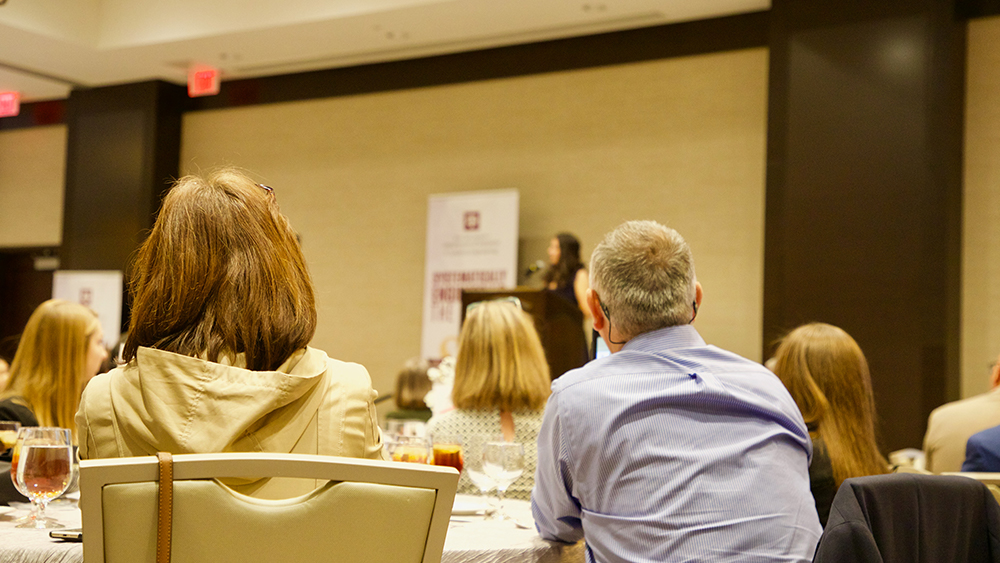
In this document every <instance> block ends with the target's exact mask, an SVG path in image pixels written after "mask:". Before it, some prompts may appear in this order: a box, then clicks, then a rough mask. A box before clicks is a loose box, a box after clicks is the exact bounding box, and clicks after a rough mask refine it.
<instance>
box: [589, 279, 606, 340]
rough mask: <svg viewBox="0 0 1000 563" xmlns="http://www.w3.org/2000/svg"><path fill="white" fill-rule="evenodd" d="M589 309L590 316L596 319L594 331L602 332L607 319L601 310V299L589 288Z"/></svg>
mask: <svg viewBox="0 0 1000 563" xmlns="http://www.w3.org/2000/svg"><path fill="white" fill-rule="evenodd" d="M587 308H588V309H590V316H591V317H592V318H593V319H594V330H596V331H598V332H600V331H601V329H603V328H604V324H605V323H606V322H607V319H606V318H605V317H604V311H602V310H601V298H600V297H598V296H597V293H596V292H595V291H594V290H593V289H591V288H589V287H588V288H587Z"/></svg>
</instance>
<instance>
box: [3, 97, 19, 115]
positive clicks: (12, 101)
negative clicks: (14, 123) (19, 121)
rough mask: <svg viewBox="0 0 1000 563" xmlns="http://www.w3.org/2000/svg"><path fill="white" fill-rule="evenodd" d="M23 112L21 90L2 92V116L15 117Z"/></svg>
mask: <svg viewBox="0 0 1000 563" xmlns="http://www.w3.org/2000/svg"><path fill="white" fill-rule="evenodd" d="M19 113H21V93H20V92H0V117H14V116H15V115H17V114H19Z"/></svg>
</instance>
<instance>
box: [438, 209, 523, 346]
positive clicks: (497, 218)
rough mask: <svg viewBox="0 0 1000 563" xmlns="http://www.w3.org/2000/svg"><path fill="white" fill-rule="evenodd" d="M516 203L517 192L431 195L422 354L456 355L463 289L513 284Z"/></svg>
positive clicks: (515, 275)
mask: <svg viewBox="0 0 1000 563" xmlns="http://www.w3.org/2000/svg"><path fill="white" fill-rule="evenodd" d="M518 206H519V194H518V191H517V190H491V191H483V192H466V193H455V194H443V195H432V196H430V201H429V202H428V206H427V253H426V258H425V264H426V269H425V273H424V330H423V339H422V344H421V354H422V355H423V357H425V358H443V357H444V356H453V355H455V354H456V353H457V351H458V332H459V329H460V328H461V327H460V326H459V325H460V323H461V320H462V311H461V306H462V290H463V289H513V288H514V286H515V285H516V284H517V236H518V210H519V207H518Z"/></svg>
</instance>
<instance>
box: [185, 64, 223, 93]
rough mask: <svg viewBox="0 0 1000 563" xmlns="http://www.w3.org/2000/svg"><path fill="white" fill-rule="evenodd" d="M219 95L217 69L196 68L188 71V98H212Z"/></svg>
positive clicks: (207, 67)
mask: <svg viewBox="0 0 1000 563" xmlns="http://www.w3.org/2000/svg"><path fill="white" fill-rule="evenodd" d="M218 93H219V69H217V68H212V67H209V66H197V67H194V68H192V69H191V70H189V71H188V96H190V97H192V98H197V97H199V96H214V95H216V94H218Z"/></svg>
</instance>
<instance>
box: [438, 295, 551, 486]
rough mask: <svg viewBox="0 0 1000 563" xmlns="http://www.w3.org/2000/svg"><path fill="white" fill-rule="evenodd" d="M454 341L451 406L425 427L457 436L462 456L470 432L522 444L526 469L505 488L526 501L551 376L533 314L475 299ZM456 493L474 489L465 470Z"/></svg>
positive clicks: (512, 303) (507, 302)
mask: <svg viewBox="0 0 1000 563" xmlns="http://www.w3.org/2000/svg"><path fill="white" fill-rule="evenodd" d="M469 307H470V309H469V311H468V313H467V314H466V318H465V324H463V325H462V332H461V334H460V335H459V340H458V358H457V363H456V365H455V386H454V388H453V390H452V400H453V402H454V403H455V409H454V410H451V411H448V412H445V413H442V414H440V415H437V416H435V417H434V418H432V419H431V420H430V426H429V428H428V431H429V432H430V434H431V436H432V437H433V436H434V435H435V434H439V435H441V434H448V435H461V436H463V437H465V439H466V451H465V455H466V456H475V455H481V454H480V453H479V452H478V451H475V449H474V448H469V447H468V446H469V443H470V442H471V439H470V438H471V437H472V436H473V435H479V436H487V437H491V438H492V437H500V436H504V437H505V438H506V439H507V440H508V441H515V442H520V443H521V444H523V445H524V453H525V467H524V473H522V474H521V476H520V477H518V479H517V481H514V483H513V484H512V485H511V486H510V488H508V489H507V493H506V494H507V497H508V498H517V499H524V500H528V499H530V498H531V487H532V485H534V480H535V466H536V465H537V460H538V445H537V444H538V429H539V428H540V427H541V424H542V414H543V410H544V408H545V401H546V399H548V396H549V389H550V385H551V379H550V377H549V366H548V363H546V361H545V352H544V351H543V350H542V343H541V341H540V340H539V338H538V333H537V332H536V331H535V325H534V323H533V321H532V319H531V317H530V316H529V315H528V314H527V313H525V312H524V311H522V310H521V308H520V303H519V302H517V301H516V300H495V301H486V302H479V303H473V304H472V305H470V306H469ZM458 492H460V493H476V492H478V489H476V488H475V487H474V486H473V484H472V482H471V481H470V480H469V478H468V477H467V476H466V474H465V473H464V472H463V473H462V477H461V479H460V480H459V483H458Z"/></svg>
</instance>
